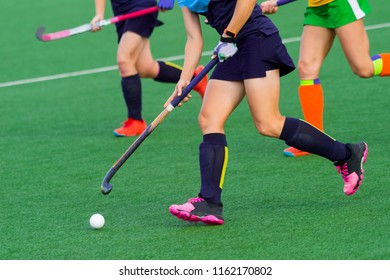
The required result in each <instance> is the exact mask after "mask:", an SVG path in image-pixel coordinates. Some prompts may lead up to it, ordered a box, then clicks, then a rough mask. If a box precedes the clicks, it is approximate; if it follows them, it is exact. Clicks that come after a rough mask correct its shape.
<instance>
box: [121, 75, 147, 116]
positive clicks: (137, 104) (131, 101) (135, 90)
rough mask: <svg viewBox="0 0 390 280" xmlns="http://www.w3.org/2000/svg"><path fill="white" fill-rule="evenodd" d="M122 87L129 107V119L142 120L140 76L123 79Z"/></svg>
mask: <svg viewBox="0 0 390 280" xmlns="http://www.w3.org/2000/svg"><path fill="white" fill-rule="evenodd" d="M121 85H122V92H123V97H124V99H125V102H126V107H127V117H129V118H133V119H136V120H142V114H141V111H142V92H141V90H142V87H141V78H140V76H139V74H135V75H132V76H128V77H123V78H122V81H121Z"/></svg>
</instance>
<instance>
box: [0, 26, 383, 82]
mask: <svg viewBox="0 0 390 280" xmlns="http://www.w3.org/2000/svg"><path fill="white" fill-rule="evenodd" d="M387 27H390V22H387V23H383V24H375V25H369V26H366V30H375V29H383V28H387ZM300 40H301V37H292V38H287V39H283V43H284V44H288V43H294V42H299V41H300ZM212 53H213V51H206V52H203V53H202V56H211V55H212ZM183 58H184V55H177V56H171V57H165V58H159V59H158V60H163V61H176V60H182V59H183ZM117 69H118V67H117V66H116V65H114V66H107V67H101V68H95V69H89V70H82V71H76V72H70V73H63V74H57V75H50V76H44V77H38V78H32V79H26V80H18V81H12V82H5V83H0V88H3V87H12V86H18V85H24V84H32V83H38V82H44V81H51V80H57V79H63V78H69V77H75V76H83V75H89V74H95V73H102V72H108V71H113V70H117Z"/></svg>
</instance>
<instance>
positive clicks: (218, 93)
mask: <svg viewBox="0 0 390 280" xmlns="http://www.w3.org/2000/svg"><path fill="white" fill-rule="evenodd" d="M243 97H244V87H243V83H242V82H228V81H221V80H210V82H209V85H208V87H207V94H206V96H205V98H204V100H203V103H202V108H201V111H200V114H199V125H200V128H201V130H202V133H203V141H202V142H201V143H200V145H199V165H200V174H201V187H200V191H199V194H198V197H197V198H193V199H189V200H188V202H187V203H185V204H182V205H172V206H171V207H170V208H169V211H170V212H171V213H172V214H173V215H175V216H177V217H178V218H180V219H183V220H188V221H190V222H197V221H201V222H203V223H206V224H223V222H224V220H223V217H222V202H221V193H222V186H223V182H224V176H225V171H226V167H227V161H228V146H227V140H226V136H225V131H224V124H225V121H226V120H227V118H228V117H229V115H230V114H231V113H232V112H233V110H234V109H235V108H236V107H237V105H238V104H239V103H240V102H241V100H242V99H243Z"/></svg>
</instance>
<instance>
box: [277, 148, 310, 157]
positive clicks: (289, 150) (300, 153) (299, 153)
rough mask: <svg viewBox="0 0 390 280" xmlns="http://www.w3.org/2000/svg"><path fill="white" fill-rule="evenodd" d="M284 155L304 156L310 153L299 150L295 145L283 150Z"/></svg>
mask: <svg viewBox="0 0 390 280" xmlns="http://www.w3.org/2000/svg"><path fill="white" fill-rule="evenodd" d="M283 155H285V156H286V157H302V156H307V155H310V153H309V152H305V151H301V150H298V149H296V148H294V147H288V148H286V149H284V150H283Z"/></svg>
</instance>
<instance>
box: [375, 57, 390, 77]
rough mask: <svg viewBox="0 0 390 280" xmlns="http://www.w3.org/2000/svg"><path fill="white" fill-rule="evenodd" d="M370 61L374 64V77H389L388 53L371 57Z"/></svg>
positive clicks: (389, 61)
mask: <svg viewBox="0 0 390 280" xmlns="http://www.w3.org/2000/svg"><path fill="white" fill-rule="evenodd" d="M371 60H372V63H373V64H374V73H375V74H374V75H375V76H381V77H386V76H390V53H382V54H377V55H374V56H373V57H371Z"/></svg>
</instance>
